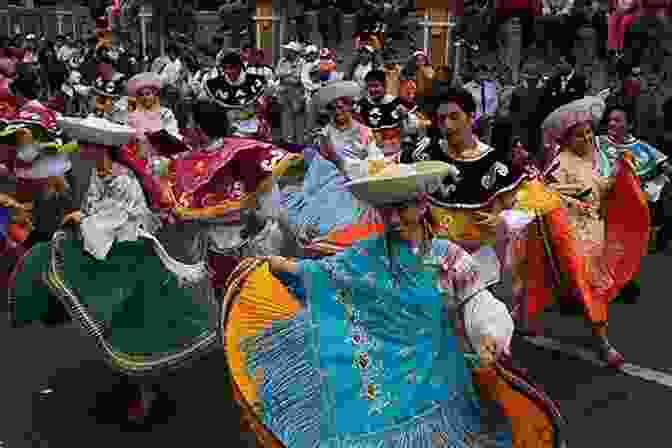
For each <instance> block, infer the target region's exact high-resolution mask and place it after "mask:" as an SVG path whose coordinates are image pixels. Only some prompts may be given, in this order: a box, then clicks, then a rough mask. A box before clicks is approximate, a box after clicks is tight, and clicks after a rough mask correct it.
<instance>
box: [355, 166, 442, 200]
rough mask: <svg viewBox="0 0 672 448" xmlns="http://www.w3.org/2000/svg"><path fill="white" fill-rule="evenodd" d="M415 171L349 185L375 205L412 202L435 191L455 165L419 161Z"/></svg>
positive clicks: (373, 177)
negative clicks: (421, 195) (419, 196)
mask: <svg viewBox="0 0 672 448" xmlns="http://www.w3.org/2000/svg"><path fill="white" fill-rule="evenodd" d="M412 166H413V169H414V172H413V173H410V174H402V175H399V176H369V177H365V178H363V179H357V180H353V181H351V182H348V183H347V184H346V187H348V188H349V189H350V191H351V192H352V194H353V195H354V196H355V197H357V198H358V199H360V200H362V201H364V202H367V203H369V204H371V205H373V206H390V205H397V204H403V203H406V202H409V201H412V200H414V199H416V198H417V197H418V195H419V194H423V193H432V192H434V191H435V190H436V188H438V187H439V186H440V185H441V183H442V182H443V179H445V177H446V176H448V175H449V174H450V173H451V171H452V169H453V167H452V165H450V164H447V163H445V162H440V161H433V160H431V161H426V162H418V163H415V164H413V165H412Z"/></svg>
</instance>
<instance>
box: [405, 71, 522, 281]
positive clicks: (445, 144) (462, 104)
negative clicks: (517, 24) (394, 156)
mask: <svg viewBox="0 0 672 448" xmlns="http://www.w3.org/2000/svg"><path fill="white" fill-rule="evenodd" d="M426 107H427V109H428V110H429V111H430V113H431V114H432V115H433V116H434V119H433V126H432V128H431V129H430V130H429V135H428V136H427V137H425V138H423V139H422V140H421V141H420V143H419V145H418V146H417V147H414V148H411V149H409V150H406V151H404V152H403V153H402V154H401V162H403V163H413V162H419V161H423V160H438V161H443V162H446V163H450V164H451V165H453V166H454V167H455V169H456V172H459V175H457V176H454V177H453V178H449V179H446V182H445V184H444V185H442V186H441V188H440V189H439V190H437V191H436V192H434V193H433V194H432V205H433V207H432V217H433V222H434V225H435V231H436V233H437V235H439V236H442V237H446V238H448V239H450V240H451V241H454V242H455V243H457V244H458V245H460V246H461V247H463V248H465V249H466V250H467V251H469V252H470V253H472V254H473V255H474V256H477V257H478V258H479V260H480V261H481V262H482V264H483V266H484V269H488V270H490V273H491V275H493V276H496V277H499V271H500V269H501V268H505V267H506V263H507V256H506V250H507V249H506V248H507V247H508V244H509V241H510V240H511V238H512V237H513V235H514V229H515V228H518V226H520V225H524V224H523V223H518V222H515V220H512V219H510V218H511V217H509V216H508V215H507V214H502V212H504V211H506V210H510V209H512V208H514V207H516V195H517V194H518V192H519V191H521V190H522V189H523V187H526V183H525V181H526V180H529V179H532V178H533V173H532V172H530V171H528V170H526V163H527V161H526V160H525V159H524V157H522V156H525V155H526V154H525V151H519V150H517V149H516V148H514V149H513V150H512V148H508V147H507V148H493V147H491V146H489V145H487V144H485V143H483V142H481V141H480V140H479V139H478V138H477V137H476V136H475V135H474V130H473V123H474V120H475V113H476V102H475V101H474V98H473V96H472V95H471V93H469V92H468V91H467V90H465V89H463V88H456V87H450V86H449V85H447V84H441V85H437V91H436V93H435V96H434V97H433V98H430V99H429V100H428V102H427V104H426ZM493 249H494V252H493ZM495 252H496V255H497V257H496V258H495V257H494V255H495ZM477 253H478V255H476V254H477ZM481 256H482V257H483V258H481Z"/></svg>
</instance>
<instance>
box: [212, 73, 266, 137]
mask: <svg viewBox="0 0 672 448" xmlns="http://www.w3.org/2000/svg"><path fill="white" fill-rule="evenodd" d="M201 86H202V96H204V97H205V98H207V99H209V100H211V101H214V102H215V103H217V104H219V105H220V106H222V107H223V108H225V109H226V111H227V112H226V113H227V117H228V119H229V123H230V125H231V126H232V128H233V132H234V134H233V135H235V136H239V137H247V138H255V139H260V140H270V137H271V130H272V129H271V125H270V122H269V120H268V113H269V111H268V108H269V98H268V97H267V96H266V90H267V88H268V85H267V83H266V78H264V77H263V76H259V75H254V74H250V73H245V71H244V70H243V71H241V74H240V77H239V78H238V79H237V80H235V81H230V80H228V79H227V78H226V77H225V76H224V75H223V74H222V73H220V71H219V70H218V69H215V70H213V71H211V72H209V73H206V74H205V75H204V76H203V80H202V82H201Z"/></svg>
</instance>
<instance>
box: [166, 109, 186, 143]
mask: <svg viewBox="0 0 672 448" xmlns="http://www.w3.org/2000/svg"><path fill="white" fill-rule="evenodd" d="M161 125H162V126H163V129H165V130H166V131H168V133H169V134H172V135H174V136H175V137H177V138H179V139H180V140H181V139H182V136H181V135H180V128H179V125H178V123H177V119H176V118H175V114H173V111H172V110H170V109H167V108H164V107H162V108H161Z"/></svg>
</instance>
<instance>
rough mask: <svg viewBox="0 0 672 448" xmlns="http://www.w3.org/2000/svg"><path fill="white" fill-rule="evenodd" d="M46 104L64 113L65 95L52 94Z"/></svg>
mask: <svg viewBox="0 0 672 448" xmlns="http://www.w3.org/2000/svg"><path fill="white" fill-rule="evenodd" d="M46 106H47V107H48V108H49V109H51V110H53V111H56V112H58V113H61V114H64V113H65V98H64V97H63V95H54V96H50V97H49V99H48V100H47V102H46Z"/></svg>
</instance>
